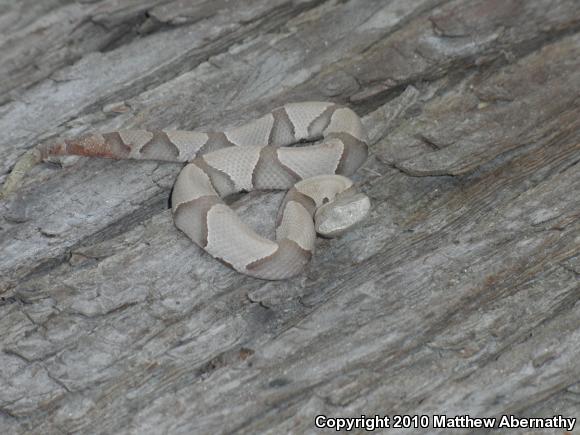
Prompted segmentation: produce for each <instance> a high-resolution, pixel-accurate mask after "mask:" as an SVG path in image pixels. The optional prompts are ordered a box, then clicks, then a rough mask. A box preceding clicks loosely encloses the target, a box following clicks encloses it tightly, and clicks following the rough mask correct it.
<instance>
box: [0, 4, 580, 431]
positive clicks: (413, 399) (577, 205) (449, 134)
mask: <svg viewBox="0 0 580 435" xmlns="http://www.w3.org/2000/svg"><path fill="white" fill-rule="evenodd" d="M0 30H1V36H0V38H1V39H0V59H2V62H0V76H1V77H2V80H0V102H1V104H2V105H1V106H0V130H1V131H2V135H0V173H1V174H2V176H1V178H0V182H1V181H3V179H4V177H5V175H6V173H7V172H8V171H9V170H10V168H11V166H12V165H13V163H14V161H15V159H16V158H17V157H18V156H19V155H20V154H21V153H22V152H23V151H24V150H26V149H27V148H29V147H30V146H32V145H33V144H35V143H37V142H38V141H40V140H44V139H47V138H51V137H57V136H75V135H78V134H81V133H84V132H88V131H92V130H94V131H105V130H113V129H116V128H119V127H141V126H143V127H156V128H180V129H194V128H203V127H205V128H219V127H226V126H231V125H233V124H235V123H236V122H241V121H243V120H247V119H251V118H253V117H254V116H256V115H259V114H261V113H263V112H264V111H266V110H269V109H271V108H273V107H275V106H277V105H280V104H282V103H284V102H287V101H299V100H303V99H316V100H332V101H336V102H341V103H346V104H349V105H350V106H351V107H353V109H355V110H356V111H357V112H358V113H359V114H360V115H362V116H364V122H365V124H366V126H367V127H368V129H369V131H370V133H371V139H372V156H371V158H370V159H369V161H368V162H367V164H366V165H365V167H363V168H362V169H361V170H360V171H359V173H358V176H357V182H359V183H360V184H361V186H362V188H363V190H364V191H365V192H367V193H368V194H369V195H370V196H371V198H372V200H373V212H372V216H371V218H370V219H369V220H368V221H367V222H366V224H365V225H364V226H363V227H361V228H359V229H358V230H356V231H354V232H352V233H350V234H348V235H347V236H345V237H343V238H342V239H338V240H331V241H328V240H326V241H324V240H320V241H319V243H318V252H317V254H316V255H315V257H314V261H313V262H312V264H311V265H310V266H309V267H308V269H307V270H306V272H305V273H304V274H303V275H302V276H300V277H298V278H296V279H293V280H290V281H286V282H263V281H258V280H254V279H251V278H248V277H244V276H241V275H239V274H236V273H235V272H232V271H230V270H229V269H227V268H226V267H225V266H222V265H221V264H219V263H218V262H216V261H215V260H213V259H212V258H211V257H209V256H208V255H205V254H203V253H202V251H201V250H200V249H198V248H197V247H196V246H194V245H193V244H192V243H191V242H190V241H189V240H187V239H186V238H185V236H183V235H182V234H180V233H178V232H177V231H176V229H175V228H174V227H173V224H172V222H171V216H170V213H169V211H168V210H167V201H168V197H169V192H170V188H171V185H172V182H173V179H174V177H175V176H176V174H177V172H178V171H179V169H180V166H179V165H173V164H159V163H151V162H146V163H136V162H111V161H104V160H87V159H76V158H68V159H65V160H64V167H63V168H57V167H55V166H50V165H48V164H46V165H42V166H40V167H38V168H37V169H35V170H34V172H33V173H32V174H31V176H30V177H28V178H27V183H26V186H24V188H23V189H22V190H21V191H20V192H19V193H18V196H17V197H15V198H11V199H10V200H7V201H3V202H2V203H0V213H1V216H2V220H1V221H0V222H1V223H0V225H1V228H0V231H1V232H0V252H1V256H0V277H1V278H0V279H1V280H0V292H1V296H2V299H0V331H2V334H1V339H0V346H1V352H0V383H1V384H0V432H1V433H3V434H4V433H6V434H8V433H10V434H24V433H39V434H40V433H42V434H61V433H83V434H85V433H99V434H108V433H135V434H143V433H222V432H239V433H259V432H269V433H276V434H279V433H286V432H292V433H302V432H314V417H315V416H316V415H317V414H326V415H328V416H359V415H360V414H365V415H373V414H375V413H376V414H380V415H383V414H433V413H437V414H447V415H448V416H453V415H463V414H470V415H472V416H480V417H481V416H497V415H501V414H506V413H515V414H517V415H521V416H552V415H555V414H562V415H565V416H569V417H580V383H579V379H580V303H579V299H580V280H579V276H580V257H579V251H580V231H579V230H580V219H579V218H580V165H579V163H578V162H579V161H580V8H579V7H578V2H577V1H576V0H553V1H548V0H544V1H542V0H530V1H518V0H473V1H470V0H455V1H443V0H419V1H413V2H410V1H407V0H392V1H386V0H385V1H372V0H350V1H339V0H335V1H333V0H311V1H308V0H295V1H290V0H240V1H227V0H213V1H193V0H190V1H183V0H179V1H177V0H176V1H163V0H146V1H142V0H123V1H121V0H100V1H99V0H92V1H91V0H84V1H71V0H50V1H42V2H37V1H36V0H22V1H18V2H16V1H14V2H3V3H2V5H0ZM280 199H281V194H279V193H260V194H251V195H247V197H244V198H242V199H239V200H238V201H237V202H236V203H235V204H234V205H235V207H237V209H238V210H239V211H240V212H241V213H242V214H243V215H244V216H246V217H247V219H248V220H249V221H250V222H251V223H253V224H254V225H255V226H256V228H258V229H260V230H261V231H263V232H264V233H268V232H269V231H271V227H272V225H273V224H271V223H269V222H268V219H266V218H265V217H264V216H271V217H272V219H273V216H274V213H275V209H276V207H277V205H278V203H279V201H280ZM577 427H578V426H577ZM395 432H396V433H399V432H398V431H395ZM412 432H413V431H408V432H406V433H412ZM416 432H422V431H416ZM431 432H437V431H435V430H432V431H431ZM447 432H448V431H445V430H443V431H442V433H447ZM468 432H470V431H468ZM457 433H462V431H458V432H457ZM557 433H561V431H557Z"/></svg>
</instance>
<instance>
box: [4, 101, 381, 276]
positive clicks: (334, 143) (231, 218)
mask: <svg viewBox="0 0 580 435" xmlns="http://www.w3.org/2000/svg"><path fill="white" fill-rule="evenodd" d="M317 140H320V142H319V143H316V144H314V145H307V146H295V147H290V146H289V145H293V144H296V143H298V142H303V141H317ZM70 154H76V155H84V156H97V157H107V158H115V159H143V160H161V161H172V162H188V163H187V164H186V166H185V167H184V168H183V169H182V171H181V172H180V173H179V175H178V177H177V180H176V182H175V186H174V189H173V194H172V210H173V218H174V221H175V225H176V226H177V228H179V229H180V230H181V231H183V232H184V233H185V234H186V235H187V236H188V237H189V238H190V239H191V240H193V241H194V242H195V243H196V244H197V245H199V246H200V247H201V248H203V249H204V250H205V251H206V252H208V253H209V254H210V255H212V256H213V257H215V258H216V259H218V260H220V261H222V262H224V263H225V264H227V265H228V266H230V267H232V268H233V269H235V270H237V271H238V272H241V273H244V274H246V275H250V276H253V277H256V278H262V279H268V280H279V279H286V278H289V277H292V276H295V275H296V274H298V273H300V272H301V271H302V269H303V268H304V266H305V265H306V264H307V263H308V262H309V260H310V258H311V256H312V253H313V251H314V244H315V239H316V233H317V232H318V233H319V234H322V235H324V236H327V237H333V236H336V235H340V234H342V233H343V232H344V231H345V230H347V229H348V228H350V227H352V226H353V225H355V224H356V223H358V222H360V221H361V220H362V219H363V218H364V217H365V216H366V215H367V214H368V212H369V210H370V201H369V199H368V197H366V196H365V195H363V194H361V193H357V191H356V189H355V187H354V185H353V182H352V181H351V180H350V179H348V178H346V177H348V176H350V175H352V174H353V173H354V172H355V171H356V170H357V169H358V168H359V167H360V166H361V165H362V164H363V163H364V162H365V160H366V158H367V155H368V146H367V139H366V135H365V133H364V131H363V127H362V124H361V120H360V118H359V117H358V115H357V114H356V113H355V112H353V111H352V110H351V109H349V108H347V107H343V106H340V105H337V104H334V103H330V102H302V103H289V104H285V105H284V106H282V107H279V108H277V109H275V110H273V111H272V112H270V113H268V114H266V115H264V116H262V117H261V118H258V119H255V120H253V121H250V122H247V123H246V124H244V125H242V126H240V127H236V128H233V129H230V130H227V131H224V132H209V133H202V132H194V131H147V130H125V131H117V132H112V133H105V134H95V135H90V136H86V137H83V138H80V139H77V140H67V141H64V142H62V143H57V144H53V145H50V146H46V145H43V146H41V147H38V148H35V149H34V150H32V151H30V152H28V153H27V154H26V155H25V156H24V157H23V158H22V159H21V160H20V161H19V162H17V164H16V166H15V167H14V170H13V172H12V174H11V175H10V176H9V177H8V179H7V180H6V182H5V185H4V188H3V191H2V192H1V193H0V197H2V196H6V194H7V193H9V192H10V191H12V190H15V188H16V187H17V186H18V185H19V182H20V180H21V179H22V177H23V174H24V173H25V172H26V171H27V170H29V169H30V167H31V166H32V165H33V164H35V163H37V162H38V161H40V160H42V159H44V158H46V157H47V156H49V155H70ZM268 189H283V190H288V193H287V194H286V196H285V198H284V200H283V202H282V205H281V206H280V209H279V212H278V217H277V220H276V241H272V240H269V239H266V238H264V237H261V236H260V235H258V234H257V233H256V232H255V231H254V230H252V229H251V228H250V227H248V226H247V225H246V224H245V223H244V222H242V221H241V220H240V218H239V217H238V216H237V214H236V213H235V212H234V211H233V210H232V209H231V208H230V207H229V206H228V205H226V204H225V203H224V201H223V200H222V198H224V197H226V196H227V195H230V194H233V193H236V192H242V191H252V190H268Z"/></svg>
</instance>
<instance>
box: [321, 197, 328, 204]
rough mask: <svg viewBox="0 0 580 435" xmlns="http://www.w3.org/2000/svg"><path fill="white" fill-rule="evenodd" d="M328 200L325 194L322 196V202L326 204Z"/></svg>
mask: <svg viewBox="0 0 580 435" xmlns="http://www.w3.org/2000/svg"><path fill="white" fill-rule="evenodd" d="M329 201H330V199H328V198H327V197H326V196H325V197H324V198H322V203H323V204H327V203H328V202H329Z"/></svg>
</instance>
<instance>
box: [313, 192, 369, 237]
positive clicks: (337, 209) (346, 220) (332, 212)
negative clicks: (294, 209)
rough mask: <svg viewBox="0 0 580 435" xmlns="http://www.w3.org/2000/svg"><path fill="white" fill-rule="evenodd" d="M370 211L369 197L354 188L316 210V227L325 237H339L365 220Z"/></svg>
mask: <svg viewBox="0 0 580 435" xmlns="http://www.w3.org/2000/svg"><path fill="white" fill-rule="evenodd" d="M370 209H371V201H370V199H369V197H368V196H366V195H365V194H364V193H360V192H357V191H356V190H355V189H354V188H351V189H347V190H345V191H344V192H342V193H339V194H338V195H336V197H335V198H334V200H333V201H331V202H328V203H326V204H324V205H322V206H320V207H319V208H318V210H316V213H315V215H314V222H315V226H314V227H315V229H316V232H317V233H318V234H320V235H321V236H323V237H328V238H332V237H338V236H341V235H342V234H343V233H345V232H346V231H348V230H350V229H351V228H353V227H355V226H356V225H357V224H358V223H360V222H361V221H362V220H364V219H365V218H366V217H367V216H368V214H369V212H370Z"/></svg>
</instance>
